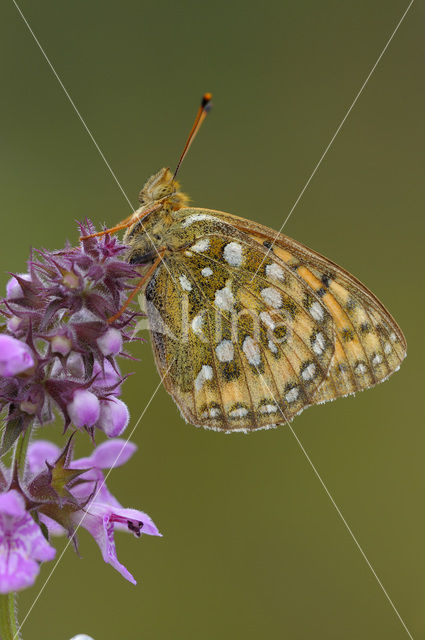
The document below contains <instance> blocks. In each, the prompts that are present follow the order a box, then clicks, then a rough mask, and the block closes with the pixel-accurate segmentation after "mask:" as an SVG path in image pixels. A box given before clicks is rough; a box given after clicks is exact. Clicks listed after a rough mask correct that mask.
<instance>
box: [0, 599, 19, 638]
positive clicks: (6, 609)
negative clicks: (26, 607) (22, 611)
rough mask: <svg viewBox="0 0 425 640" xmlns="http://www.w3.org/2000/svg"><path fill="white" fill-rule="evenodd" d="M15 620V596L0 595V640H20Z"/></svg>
mask: <svg viewBox="0 0 425 640" xmlns="http://www.w3.org/2000/svg"><path fill="white" fill-rule="evenodd" d="M21 638H22V636H21V634H20V633H19V631H18V622H17V620H16V594H15V593H4V594H3V593H2V594H0V639H1V640H21Z"/></svg>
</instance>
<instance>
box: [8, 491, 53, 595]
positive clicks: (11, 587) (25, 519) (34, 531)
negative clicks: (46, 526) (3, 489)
mask: <svg viewBox="0 0 425 640" xmlns="http://www.w3.org/2000/svg"><path fill="white" fill-rule="evenodd" d="M55 553H56V551H55V549H54V548H53V547H51V546H50V545H49V544H48V542H47V541H46V539H45V538H44V536H43V534H42V532H41V529H40V527H39V526H38V525H37V524H36V523H35V522H34V520H33V519H32V517H31V516H30V515H29V513H28V512H27V511H26V510H25V502H24V499H23V497H22V496H21V495H20V494H19V493H18V492H17V491H15V490H12V491H8V492H7V493H3V494H1V495H0V593H9V592H11V591H19V590H20V589H25V587H30V586H31V585H32V584H34V581H35V579H36V577H37V574H38V572H39V564H38V563H39V562H46V561H48V560H52V559H53V558H54V556H55Z"/></svg>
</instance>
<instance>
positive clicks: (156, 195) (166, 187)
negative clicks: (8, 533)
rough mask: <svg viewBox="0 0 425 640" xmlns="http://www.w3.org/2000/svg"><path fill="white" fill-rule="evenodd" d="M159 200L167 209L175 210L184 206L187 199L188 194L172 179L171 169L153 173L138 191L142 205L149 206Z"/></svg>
mask: <svg viewBox="0 0 425 640" xmlns="http://www.w3.org/2000/svg"><path fill="white" fill-rule="evenodd" d="M160 201H163V203H164V209H166V210H167V211H177V210H178V209H181V208H182V207H185V206H186V205H187V203H188V201H189V198H188V196H187V195H186V194H185V193H182V192H181V191H180V184H179V183H178V182H177V180H174V177H173V174H172V173H171V171H170V170H169V169H166V168H165V169H160V170H159V171H158V173H154V175H153V176H151V177H150V178H149V180H147V182H146V184H145V185H144V187H143V189H142V190H141V191H140V193H139V202H140V204H141V205H142V207H145V206H148V207H150V206H151V205H152V204H154V203H155V202H160Z"/></svg>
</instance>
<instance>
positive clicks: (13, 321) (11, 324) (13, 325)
mask: <svg viewBox="0 0 425 640" xmlns="http://www.w3.org/2000/svg"><path fill="white" fill-rule="evenodd" d="M21 324H22V318H18V316H12V317H11V318H9V319H8V321H7V328H8V329H9V331H10V332H11V333H15V332H16V331H17V330H18V329H19V327H20V326H21Z"/></svg>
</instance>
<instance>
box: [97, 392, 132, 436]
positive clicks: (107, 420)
mask: <svg viewBox="0 0 425 640" xmlns="http://www.w3.org/2000/svg"><path fill="white" fill-rule="evenodd" d="M129 420H130V414H129V411H128V409H127V405H125V404H124V402H122V401H121V400H119V399H118V398H113V397H111V398H109V399H108V400H104V401H103V402H101V403H100V415H99V420H98V422H97V425H96V426H98V427H99V428H100V429H102V431H104V432H105V433H106V435H107V436H108V438H116V437H117V436H120V435H122V433H123V432H124V431H125V429H126V427H127V425H128V421H129Z"/></svg>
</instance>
